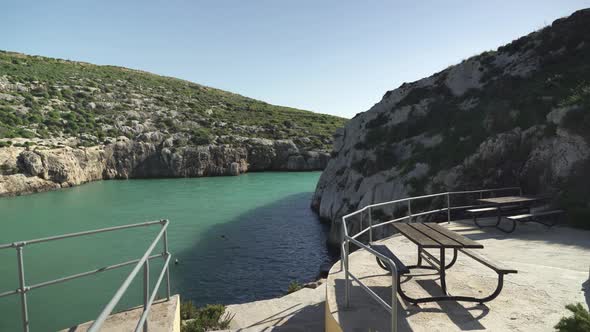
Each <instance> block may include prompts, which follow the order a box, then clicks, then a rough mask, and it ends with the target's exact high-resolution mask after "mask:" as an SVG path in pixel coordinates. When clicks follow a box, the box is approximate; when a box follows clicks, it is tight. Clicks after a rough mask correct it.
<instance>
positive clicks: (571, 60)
mask: <svg viewBox="0 0 590 332" xmlns="http://www.w3.org/2000/svg"><path fill="white" fill-rule="evenodd" d="M588 82H590V10H582V11H579V12H576V13H574V14H573V15H572V16H570V17H568V18H565V19H560V20H557V21H555V22H554V23H553V24H552V25H551V26H549V27H547V28H545V29H543V30H540V31H537V32H534V33H532V34H530V35H528V36H525V37H522V38H520V39H518V40H516V41H514V42H512V43H511V44H508V45H506V46H503V47H500V48H499V49H498V50H497V51H494V52H486V53H484V54H481V55H478V56H475V57H472V58H470V59H468V60H465V61H463V62H462V63H460V64H458V65H456V66H453V67H451V68H448V69H446V70H443V71H441V72H439V73H437V74H434V75H433V76H431V77H428V78H425V79H422V80H420V81H417V82H414V83H409V84H403V85H402V86H400V87H399V88H398V89H395V90H393V91H389V92H387V93H386V94H385V95H384V97H383V99H382V100H381V101H380V102H379V103H377V104H376V105H375V106H373V107H372V108H371V109H369V110H368V111H367V112H364V113H360V114H358V115H357V116H356V117H355V118H353V119H352V120H350V121H349V122H348V123H347V124H346V126H345V128H344V129H342V130H339V131H338V132H337V134H336V137H335V142H334V149H333V152H332V155H333V158H332V159H331V160H330V162H329V163H328V166H327V167H326V169H325V171H324V172H323V174H322V176H321V178H320V181H319V183H318V185H317V188H316V192H315V195H314V198H313V202H312V207H313V208H314V209H315V210H316V211H317V212H318V213H319V215H320V216H321V217H322V218H325V219H328V220H331V221H332V224H333V226H335V227H332V229H333V232H332V236H331V239H332V241H333V242H337V241H338V239H339V232H340V229H339V227H338V226H339V218H340V217H341V216H342V215H344V214H346V213H349V212H351V211H353V210H355V209H357V208H361V207H363V206H365V205H368V204H371V203H376V202H383V201H388V200H393V199H398V198H403V197H407V196H411V195H416V194H421V193H430V192H440V191H446V190H454V189H472V188H485V187H487V188H493V187H499V186H515V185H520V186H522V187H523V188H524V190H525V192H529V193H552V194H554V195H555V197H557V198H558V200H557V202H556V203H557V204H560V205H562V206H564V207H565V208H567V209H568V210H569V211H572V213H570V217H572V216H573V218H574V219H575V218H578V219H577V220H578V221H579V220H581V219H583V218H582V216H590V213H589V211H590V205H589V204H590V203H589V201H588V200H587V199H578V198H576V197H586V198H587V197H588V194H590V189H589V188H590V186H589V185H590V182H589V181H590V180H589V178H588V177H587V171H588V170H590V167H589V165H590V159H589V157H590V149H589V142H590V134H589V131H588V128H589V127H588V125H590V116H589V115H588V114H589V112H590V85H589V83H588ZM584 174H585V175H584ZM578 221H576V220H574V222H578Z"/></svg>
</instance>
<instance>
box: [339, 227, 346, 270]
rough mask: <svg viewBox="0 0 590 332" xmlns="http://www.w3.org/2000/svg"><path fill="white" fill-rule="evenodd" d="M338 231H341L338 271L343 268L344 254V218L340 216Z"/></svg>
mask: <svg viewBox="0 0 590 332" xmlns="http://www.w3.org/2000/svg"><path fill="white" fill-rule="evenodd" d="M340 228H341V230H340V233H341V237H342V238H341V241H342V242H341V245H340V271H342V270H344V255H345V254H346V253H345V250H344V218H342V221H341V222H340Z"/></svg>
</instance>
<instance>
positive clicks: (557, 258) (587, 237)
mask: <svg viewBox="0 0 590 332" xmlns="http://www.w3.org/2000/svg"><path fill="white" fill-rule="evenodd" d="M441 225H444V226H447V227H448V228H450V229H452V230H454V231H456V232H459V233H461V234H463V235H465V236H467V237H469V238H471V239H473V240H476V241H478V242H480V243H481V244H483V245H484V249H480V250H477V252H478V253H480V254H482V255H484V256H486V257H488V258H490V259H492V260H496V261H499V262H503V265H505V266H507V267H510V268H514V269H516V270H518V274H509V275H507V276H506V278H505V282H504V289H503V291H502V293H501V294H500V296H498V297H497V298H496V299H495V300H493V301H491V302H488V303H486V304H485V305H478V304H477V303H470V302H440V303H438V304H437V303H425V304H420V305H417V306H414V305H412V304H409V303H406V302H404V301H403V300H401V299H400V298H399V296H398V299H399V302H398V303H399V305H398V329H399V331H445V332H448V331H465V330H470V331H474V330H477V331H483V330H487V331H553V330H554V329H553V326H555V324H556V323H557V322H558V321H559V319H560V318H561V317H562V316H563V315H565V314H567V310H565V308H564V306H565V305H566V304H569V303H573V302H582V303H584V304H585V305H587V306H588V305H589V304H590V279H589V269H590V232H589V231H583V230H579V229H572V228H568V227H560V226H555V227H553V228H551V229H548V228H546V227H544V226H542V225H538V224H520V225H518V227H517V229H516V231H515V232H514V233H511V234H505V233H502V232H499V231H497V230H496V229H494V228H485V229H484V230H483V231H482V230H480V229H479V228H477V227H475V226H473V224H472V222H467V221H464V222H452V223H450V224H446V223H444V224H441ZM382 242H383V243H385V244H387V245H388V246H389V248H390V249H392V251H393V252H394V253H396V255H397V256H398V257H400V259H402V261H404V262H405V263H406V264H415V262H416V257H417V252H416V251H417V249H416V246H415V245H414V244H412V243H411V242H410V241H409V240H407V239H406V238H405V237H402V236H399V235H396V236H393V237H391V238H389V239H386V240H383V241H382ZM448 259H450V255H449V258H447V260H448ZM349 265H350V271H351V272H352V273H353V274H354V275H355V276H357V277H358V278H360V279H361V280H362V281H363V283H365V284H366V285H368V286H369V287H370V288H371V289H372V290H373V291H374V292H376V293H377V294H379V296H381V297H382V298H383V299H384V300H385V301H387V302H388V303H390V302H391V288H390V287H391V276H390V274H388V273H387V272H386V271H384V270H382V269H381V268H380V267H379V266H378V265H377V263H376V262H375V257H374V256H372V255H371V254H369V253H368V252H366V251H364V250H358V251H356V252H354V253H353V254H352V255H351V256H350V263H349ZM447 273H448V274H447V286H448V290H449V293H450V294H452V295H459V294H460V295H468V296H469V295H471V296H482V295H484V294H489V293H491V292H492V291H493V289H494V288H495V286H496V280H497V277H496V274H495V273H494V272H493V271H492V270H490V269H488V268H486V267H484V266H483V265H481V264H479V263H477V262H475V261H474V260H472V259H470V258H469V257H466V256H465V255H461V254H460V253H459V258H458V261H457V263H456V265H455V266H453V267H452V268H451V269H450V270H448V272H447ZM402 288H403V289H404V290H405V291H406V292H407V293H408V294H410V295H411V296H414V297H416V296H427V295H429V294H430V296H432V295H437V294H440V287H439V283H438V275H436V274H434V275H433V274H432V270H425V269H424V270H413V272H412V276H411V277H409V278H402ZM326 294H327V295H326V304H327V310H326V330H329V331H338V330H342V331H389V330H390V323H389V322H390V319H391V318H390V315H389V313H388V312H387V311H386V310H385V309H383V307H381V306H380V305H379V304H378V303H377V302H376V301H375V300H374V299H373V298H372V297H370V296H369V295H368V294H367V293H366V292H365V291H364V290H363V289H362V288H361V287H360V286H359V285H358V284H356V282H352V286H351V307H350V308H347V309H345V308H344V307H343V306H344V273H343V272H342V271H341V270H340V262H337V263H336V264H335V265H334V266H333V267H332V270H331V271H330V275H329V276H328V281H327V293H326Z"/></svg>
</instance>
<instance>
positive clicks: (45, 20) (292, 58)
mask: <svg viewBox="0 0 590 332" xmlns="http://www.w3.org/2000/svg"><path fill="white" fill-rule="evenodd" d="M410 3H411V5H410ZM584 7H590V1H582V0H526V1H525V0H511V1H473V0H465V1H451V0H447V1H440V0H437V1H435V0H432V1H393V0H390V1H373V0H354V1H352V0H351V1H344V0H340V1H327V0H309V1H308V0H305V1H304V0H297V1H295V0H291V1H288V0H248V1H246V0H235V1H229V0H210V1H194V0H193V1H147V0H145V1H126V0H119V1H107V0H102V1H82V0H77V1H58V0H56V1H46V0H43V1H8V0H1V2H0V31H2V33H0V49H4V50H10V51H17V52H23V53H28V54H37V55H44V56H51V57H58V58H65V59H71V60H80V61H88V62H92V63H96V64H112V65H119V66H125V67H131V68H136V69H142V70H146V71H150V72H154V73H158V74H163V75H168V76H174V77H179V78H183V79H187V80H190V81H194V82H197V83H201V84H205V85H208V86H212V87H216V88H220V89H224V90H229V91H232V92H236V93H240V94H242V95H245V96H249V97H253V98H257V99H261V100H264V101H267V102H270V103H273V104H279V105H286V106H292V107H298V108H302V109H308V110H312V111H316V112H321V113H330V114H336V115H340V116H344V117H352V116H354V114H356V113H359V112H362V111H365V110H367V109H368V108H369V107H371V106H372V105H373V104H374V103H376V102H378V101H379V100H380V99H381V97H382V96H383V94H384V93H385V92H386V91H387V90H391V89H394V88H396V87H398V86H399V85H400V84H401V83H403V82H410V81H415V80H417V79H420V78H422V77H424V76H429V75H430V74H432V73H434V72H437V71H439V70H441V69H444V68H445V67H447V66H449V65H452V64H454V63H457V62H459V61H461V60H462V59H464V58H467V57H469V56H471V55H474V54H477V53H479V52H481V51H485V50H490V49H495V48H496V47H498V46H500V45H502V44H505V43H506V42H509V41H511V40H513V39H515V38H517V37H519V36H521V35H524V34H526V33H528V32H531V31H532V30H536V29H539V28H542V27H543V26H545V25H547V24H550V23H551V22H552V21H553V20H554V19H556V18H559V17H562V16H566V15H569V14H571V13H572V12H574V11H575V10H577V9H581V8H584Z"/></svg>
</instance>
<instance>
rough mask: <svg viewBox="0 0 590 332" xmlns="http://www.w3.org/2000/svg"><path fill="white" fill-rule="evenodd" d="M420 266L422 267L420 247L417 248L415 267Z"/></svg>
mask: <svg viewBox="0 0 590 332" xmlns="http://www.w3.org/2000/svg"><path fill="white" fill-rule="evenodd" d="M420 266H422V247H421V246H418V263H417V264H416V267H420Z"/></svg>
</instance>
